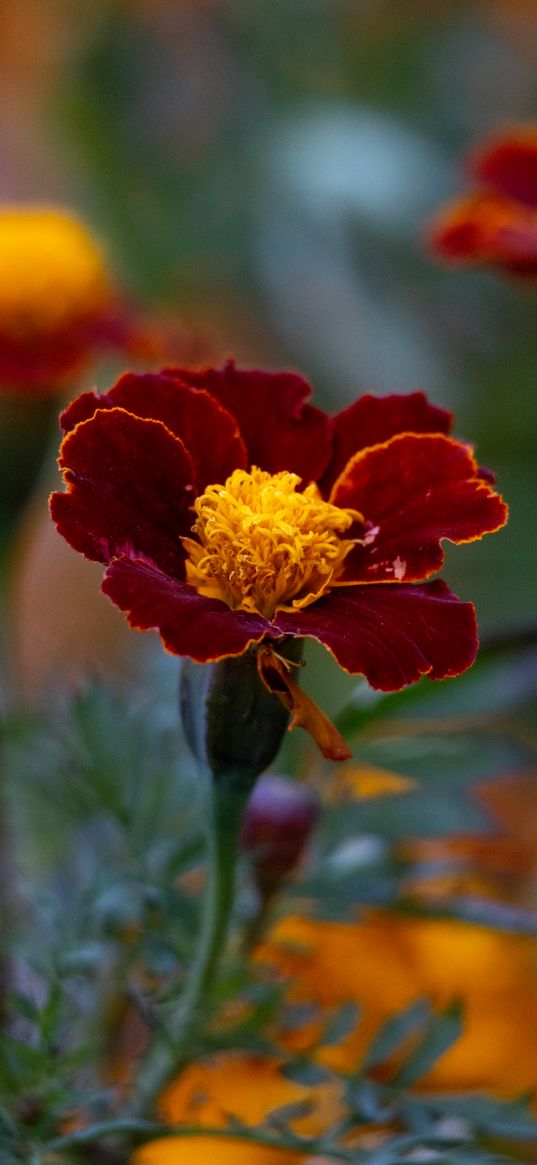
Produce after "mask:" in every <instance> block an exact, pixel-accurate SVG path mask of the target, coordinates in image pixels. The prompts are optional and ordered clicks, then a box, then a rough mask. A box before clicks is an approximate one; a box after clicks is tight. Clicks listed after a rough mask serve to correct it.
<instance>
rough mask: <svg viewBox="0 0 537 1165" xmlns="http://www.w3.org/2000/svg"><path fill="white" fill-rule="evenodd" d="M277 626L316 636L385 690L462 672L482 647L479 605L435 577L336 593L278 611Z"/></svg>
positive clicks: (347, 666) (346, 666) (352, 668)
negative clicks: (297, 608)
mask: <svg viewBox="0 0 537 1165" xmlns="http://www.w3.org/2000/svg"><path fill="white" fill-rule="evenodd" d="M277 623H278V627H279V629H280V631H281V632H282V633H283V634H284V635H305V636H308V637H310V638H312V639H318V640H319V642H320V643H323V644H324V646H325V647H327V648H328V650H329V651H331V652H332V654H333V655H334V656H335V658H336V659H337V661H338V663H339V664H341V667H343V668H344V669H345V671H348V672H351V673H352V674H353V675H354V674H362V675H364V676H365V677H366V679H367V680H368V681H369V683H370V684H371V686H372V687H373V688H380V689H381V690H382V691H384V692H394V691H398V690H399V688H403V687H405V685H406V684H412V683H414V681H415V680H418V679H419V678H420V676H422V675H428V676H429V677H430V679H432V680H441V679H444V678H445V677H446V676H456V675H459V674H460V673H461V672H463V671H466V669H467V668H468V667H470V665H471V664H472V663H473V662H474V659H475V656H476V652H477V646H478V640H477V628H476V621H475V611H474V607H473V606H472V604H471V603H462V602H461V601H460V600H459V599H457V598H456V596H455V595H454V594H452V592H451V591H450V590H449V588H448V587H447V586H446V585H445V583H443V582H441V581H440V580H438V579H436V580H435V581H434V582H430V583H425V584H424V585H422V586H364V587H361V586H357V587H349V589H348V590H340V591H332V592H331V594H329V595H327V596H326V597H325V598H323V599H320V600H319V601H318V602H317V603H315V604H313V605H312V606H311V607H305V608H304V609H303V610H301V611H297V612H296V614H295V613H294V612H293V614H290V613H287V612H281V613H280V614H279V615H278V616H277Z"/></svg>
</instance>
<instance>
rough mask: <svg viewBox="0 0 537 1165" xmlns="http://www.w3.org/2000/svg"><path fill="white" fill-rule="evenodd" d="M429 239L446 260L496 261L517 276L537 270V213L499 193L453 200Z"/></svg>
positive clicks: (496, 264) (435, 220)
mask: <svg viewBox="0 0 537 1165" xmlns="http://www.w3.org/2000/svg"><path fill="white" fill-rule="evenodd" d="M427 239H428V243H429V245H430V247H431V249H432V250H433V251H434V252H435V253H436V254H437V255H438V256H439V257H440V258H441V259H443V260H445V261H446V262H453V263H462V264H468V263H493V264H495V266H497V267H504V268H505V269H506V270H508V271H510V272H513V273H514V274H518V275H534V274H536V273H537V213H536V211H535V209H533V208H528V207H527V206H522V205H520V204H519V203H518V202H514V201H513V200H511V199H508V198H505V197H504V196H503V195H500V194H478V195H473V196H471V197H470V198H462V199H460V200H459V201H458V202H454V203H452V204H451V205H450V206H448V207H446V209H445V210H443V211H441V212H440V214H439V215H437V217H436V219H434V220H433V222H432V223H431V224H430V226H429V229H428V232H427Z"/></svg>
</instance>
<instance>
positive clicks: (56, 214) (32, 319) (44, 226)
mask: <svg viewBox="0 0 537 1165" xmlns="http://www.w3.org/2000/svg"><path fill="white" fill-rule="evenodd" d="M112 305H113V294H112V289H111V285H110V282H109V278H108V274H107V270H106V264H105V259H104V255H103V253H102V251H101V248H100V246H99V244H98V243H97V242H96V241H95V239H94V238H93V237H92V235H91V233H90V232H89V231H88V229H87V228H86V227H85V226H84V225H83V223H82V222H80V221H79V220H78V218H76V216H74V215H72V214H71V213H70V212H68V211H64V210H62V209H59V208H56V207H51V206H50V207H49V206H33V205H22V206H11V205H9V206H4V207H3V208H1V209H0V383H1V384H2V386H4V387H13V388H17V387H21V388H23V389H25V390H28V389H33V390H34V391H36V390H41V391H44V390H48V391H50V390H51V389H52V390H53V389H56V388H57V387H58V384H59V383H61V382H62V380H64V379H65V378H66V377H68V376H70V375H71V374H72V373H73V371H74V370H78V368H79V367H80V366H81V364H83V363H84V360H85V359H87V358H88V355H89V354H91V351H92V350H93V348H94V347H95V345H96V344H97V343H98V342H99V340H100V339H101V335H100V333H102V330H103V327H104V329H105V330H106V328H108V327H109V324H110V320H109V315H110V311H111V308H112Z"/></svg>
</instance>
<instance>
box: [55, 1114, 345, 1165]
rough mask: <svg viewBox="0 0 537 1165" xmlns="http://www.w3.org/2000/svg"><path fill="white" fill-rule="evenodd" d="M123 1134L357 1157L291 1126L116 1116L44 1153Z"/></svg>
mask: <svg viewBox="0 0 537 1165" xmlns="http://www.w3.org/2000/svg"><path fill="white" fill-rule="evenodd" d="M110 1137H114V1138H115V1137H122V1138H124V1139H125V1140H126V1141H127V1142H128V1147H129V1149H132V1148H133V1147H134V1146H135V1145H139V1144H145V1143H146V1142H148V1141H150V1140H154V1139H157V1138H159V1139H160V1138H162V1137H169V1138H175V1137H201V1138H203V1139H209V1138H214V1139H215V1140H218V1141H219V1140H222V1139H226V1138H228V1139H229V1138H231V1139H232V1140H233V1141H242V1142H244V1143H245V1144H250V1145H265V1146H266V1147H267V1148H274V1149H278V1150H287V1151H291V1152H295V1153H297V1154H300V1159H301V1160H302V1159H303V1157H304V1154H305V1153H307V1154H308V1156H309V1154H313V1153H314V1154H323V1155H325V1154H329V1155H330V1156H331V1157H334V1158H335V1159H338V1160H341V1161H349V1162H350V1161H352V1160H354V1156H353V1150H352V1148H344V1147H342V1146H340V1145H333V1144H332V1143H331V1142H326V1141H323V1140H322V1138H316V1137H311V1138H309V1137H299V1136H296V1135H294V1134H293V1133H292V1131H290V1130H286V1131H283V1130H282V1132H272V1131H271V1130H270V1129H267V1128H259V1127H249V1126H247V1125H245V1126H243V1127H237V1128H235V1127H233V1128H230V1126H229V1125H224V1126H221V1127H220V1126H215V1127H211V1126H210V1125H209V1126H205V1125H185V1124H183V1125H180V1126H177V1127H173V1126H170V1125H161V1124H159V1123H158V1122H156V1121H142V1120H137V1121H135V1120H128V1119H127V1120H116V1121H103V1122H101V1123H99V1124H95V1125H91V1126H89V1127H88V1128H85V1129H77V1130H75V1131H74V1132H71V1133H64V1135H63V1136H61V1137H57V1138H56V1139H55V1140H53V1141H50V1142H49V1143H48V1144H47V1145H46V1146H45V1153H61V1152H65V1151H66V1150H67V1151H68V1150H71V1149H77V1148H80V1147H82V1146H84V1145H92V1144H94V1143H95V1142H98V1141H99V1139H103V1140H104V1139H105V1138H106V1139H108V1138H110Z"/></svg>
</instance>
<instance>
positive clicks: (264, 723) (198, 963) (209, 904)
mask: <svg viewBox="0 0 537 1165" xmlns="http://www.w3.org/2000/svg"><path fill="white" fill-rule="evenodd" d="M301 646H302V645H301V643H300V641H297V640H296V639H291V640H290V641H289V643H288V644H287V649H288V653H289V658H290V659H294V660H297V657H299V656H300V652H301ZM180 697H181V714H182V720H183V725H184V729H185V734H186V737H187V740H188V743H189V745H190V747H191V749H192V752H193V753H194V755H195V756H196V757H197V759H198V762H199V764H200V769H201V772H202V776H203V780H204V786H205V805H204V820H205V823H206V837H207V882H206V888H205V900H204V906H203V917H202V922H201V928H200V934H199V941H198V947H197V950H196V954H195V957H194V960H193V962H192V965H191V968H190V971H189V974H188V977H187V980H186V984H185V986H184V989H183V993H182V996H181V998H180V1001H179V1006H178V1008H177V1010H176V1011H175V1013H174V1014H173V1015H172V1016H171V1017H170V1018H169V1019H167V1022H166V1030H167V1035H168V1039H167V1041H166V1043H165V1044H163V1043H162V1042H161V1041H158V1043H156V1044H155V1045H154V1046H153V1047H152V1048H151V1049H150V1051H149V1053H148V1055H147V1057H146V1059H145V1062H144V1063H143V1064H142V1067H141V1070H140V1072H139V1076H138V1082H137V1083H138V1096H139V1098H140V1102H141V1112H143V1113H146V1112H151V1111H152V1108H153V1106H154V1102H155V1100H156V1099H157V1098H158V1096H159V1094H160V1093H161V1092H162V1090H163V1089H164V1088H165V1087H166V1084H167V1083H168V1082H169V1081H170V1079H171V1078H172V1077H173V1076H175V1075H177V1074H178V1073H179V1072H180V1071H181V1070H182V1069H183V1068H184V1067H185V1066H186V1065H187V1064H188V1063H189V1062H190V1060H191V1059H192V1056H193V1054H194V1053H195V1051H196V1050H197V1044H198V1040H199V1035H200V1029H201V1027H202V1026H203V1024H204V1021H205V1017H206V1015H207V1012H208V1010H210V1001H211V995H212V991H213V987H214V983H215V979H216V976H217V974H218V966H219V961H220V956H221V954H222V952H223V950H224V947H225V943H226V938H227V933H228V928H229V922H230V918H231V914H232V910H233V901H234V889H235V865H236V856H237V852H238V849H239V839H240V833H241V827H242V822H243V817H244V812H245V808H246V804H247V802H248V799H249V797H250V793H251V791H252V788H253V786H254V784H255V781H256V780H257V778H258V776H259V774H260V773H261V772H262V771H263V769H265V768H266V767H267V766H268V765H269V764H270V763H271V761H272V760H273V759H274V757H275V755H276V753H277V751H278V749H279V747H280V744H281V740H282V737H283V734H284V732H285V730H286V728H287V723H288V720H289V714H288V712H287V710H286V709H285V708H284V707H283V705H282V704H281V703H280V702H279V700H277V699H275V698H274V696H273V695H272V694H271V693H270V692H269V691H267V689H266V687H265V685H264V684H263V683H262V681H261V679H260V677H259V674H258V670H257V661H256V653H255V649H254V650H253V651H250V652H245V653H244V654H243V655H241V656H239V658H237V659H224V660H220V661H219V662H218V663H215V664H209V665H208V666H205V667H203V666H202V667H200V666H198V665H196V664H193V663H192V662H191V661H189V660H187V661H185V663H184V665H183V670H182V674H181V692H180Z"/></svg>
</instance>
